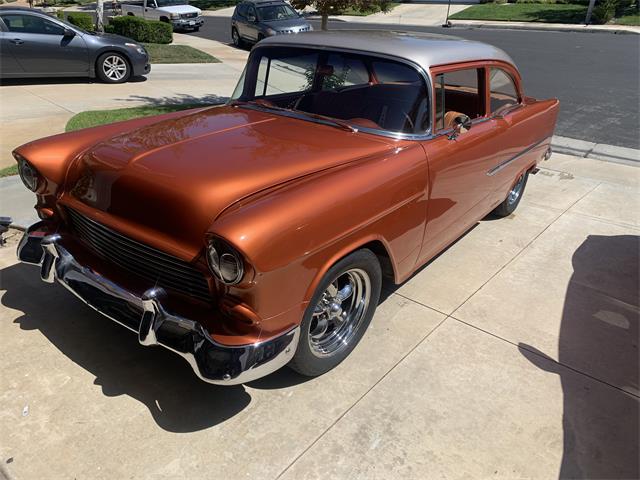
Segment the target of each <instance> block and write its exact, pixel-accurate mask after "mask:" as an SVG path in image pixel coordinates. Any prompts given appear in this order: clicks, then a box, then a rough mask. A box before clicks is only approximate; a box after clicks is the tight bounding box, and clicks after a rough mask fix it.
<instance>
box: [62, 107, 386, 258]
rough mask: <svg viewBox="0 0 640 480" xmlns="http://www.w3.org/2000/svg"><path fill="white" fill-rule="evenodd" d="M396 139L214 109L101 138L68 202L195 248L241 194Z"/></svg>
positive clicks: (73, 182)
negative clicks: (217, 218) (214, 222)
mask: <svg viewBox="0 0 640 480" xmlns="http://www.w3.org/2000/svg"><path fill="white" fill-rule="evenodd" d="M395 146H396V143H395V141H394V140H391V139H385V138H382V137H377V136H375V135H370V134H365V133H353V132H349V131H346V130H342V129H338V128H335V127H332V126H328V125H323V124H318V123H314V122H310V121H305V120H300V119H295V118H289V117H285V116H282V115H277V114H274V113H271V112H264V111H258V110H252V109H248V108H243V107H232V106H223V107H213V108H209V109H205V110H198V111H195V112H194V111H192V112H190V113H186V114H185V115H184V116H183V117H179V118H177V119H170V120H163V121H160V122H158V123H154V124H151V125H148V126H144V127H141V128H138V129H136V130H133V131H130V132H127V133H124V134H120V135H117V136H114V137H111V138H108V139H106V140H103V141H101V142H100V143H98V144H96V145H95V146H93V147H92V148H90V149H89V150H87V151H86V152H85V153H84V154H82V155H81V156H80V157H79V158H78V161H77V162H76V163H75V165H74V167H73V172H70V173H69V176H68V181H67V185H66V188H65V197H66V204H67V205H68V206H72V207H73V206H74V205H75V207H76V208H77V209H80V210H82V211H83V213H85V214H88V215H90V216H92V217H94V219H96V220H99V221H102V222H103V223H107V224H109V225H110V226H112V227H114V228H119V229H123V228H124V229H125V230H126V231H128V232H135V231H141V232H142V231H144V232H146V233H145V234H144V239H145V240H146V239H149V238H154V237H155V234H156V233H157V234H161V236H163V237H165V238H167V237H170V238H171V239H172V240H173V241H175V242H177V243H178V244H179V246H177V247H176V248H175V249H174V250H175V251H181V252H189V253H188V254H186V255H185V256H188V255H191V254H194V253H196V250H199V249H200V248H201V246H202V242H203V236H204V234H205V232H206V231H207V230H208V228H209V227H210V226H211V224H212V222H213V220H214V219H215V218H216V217H217V216H218V215H220V213H221V212H222V211H223V210H225V209H226V208H227V207H229V206H230V205H232V204H234V203H235V202H237V201H238V200H240V199H242V198H245V197H247V196H249V195H252V194H255V193H257V192H260V191H263V190H265V189H268V188H270V187H274V186H276V185H279V184H282V183H284V182H288V181H291V180H293V179H296V178H299V177H303V176H306V175H310V174H313V173H316V172H319V171H322V170H326V169H329V168H333V167H336V166H339V165H341V164H345V163H347V162H351V161H354V160H357V159H360V158H363V157H366V156H369V155H373V154H377V153H381V152H384V151H387V150H391V149H392V148H394V147H395ZM63 203H64V202H63ZM134 236H135V233H134ZM140 240H143V238H140ZM151 243H153V241H151Z"/></svg>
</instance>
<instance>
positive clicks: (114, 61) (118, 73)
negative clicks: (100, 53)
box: [102, 55, 129, 82]
mask: <svg viewBox="0 0 640 480" xmlns="http://www.w3.org/2000/svg"><path fill="white" fill-rule="evenodd" d="M128 68H129V67H128V65H127V62H126V60H125V59H124V58H122V57H121V56H120V55H109V56H108V57H107V58H105V59H104V61H103V62H102V71H103V72H104V75H105V76H106V77H107V78H108V79H109V80H112V81H114V82H119V81H120V80H122V79H123V78H124V77H125V76H126V75H127V69H128Z"/></svg>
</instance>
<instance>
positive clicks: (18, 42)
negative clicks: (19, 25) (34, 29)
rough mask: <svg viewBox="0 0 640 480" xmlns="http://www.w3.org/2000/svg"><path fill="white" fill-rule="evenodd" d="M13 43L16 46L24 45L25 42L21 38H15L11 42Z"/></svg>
mask: <svg viewBox="0 0 640 480" xmlns="http://www.w3.org/2000/svg"><path fill="white" fill-rule="evenodd" d="M9 41H10V42H11V43H15V44H16V45H22V44H23V43H24V40H20V39H19V38H14V39H13V40H9Z"/></svg>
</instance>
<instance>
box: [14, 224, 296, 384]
mask: <svg viewBox="0 0 640 480" xmlns="http://www.w3.org/2000/svg"><path fill="white" fill-rule="evenodd" d="M61 240H62V236H61V235H60V234H57V233H54V234H47V232H46V227H45V225H44V222H38V223H36V224H34V225H32V226H31V227H29V229H27V231H26V232H25V234H24V236H23V237H22V240H21V241H20V243H19V245H18V258H19V259H20V261H22V262H24V263H29V264H32V265H38V266H40V276H41V278H42V280H43V281H45V282H48V283H53V282H54V281H55V280H57V281H58V282H60V283H61V284H62V285H63V286H64V287H66V288H67V289H68V290H70V291H71V292H72V293H73V294H74V295H76V296H77V297H78V298H80V299H81V300H82V301H83V302H84V303H86V304H87V305H89V306H90V307H91V308H93V309H94V310H96V311H97V312H99V313H101V314H103V315H104V316H106V317H108V318H110V319H111V320H113V321H115V322H117V323H119V324H121V325H123V326H125V327H127V328H128V329H130V330H133V331H134V332H136V333H137V334H138V341H139V342H140V344H141V345H144V346H153V345H161V346H163V347H165V348H167V349H169V350H171V351H172V352H174V353H177V354H178V355H180V356H181V357H183V358H184V359H185V360H186V361H187V362H189V364H190V365H191V367H192V368H193V371H194V372H195V373H196V375H197V376H198V377H200V378H201V379H202V380H204V381H205V382H208V383H214V384H219V385H237V384H241V383H245V382H250V381H252V380H255V379H257V378H260V377H264V376H265V375H268V374H270V373H272V372H274V371H276V370H277V369H279V368H281V367H283V366H284V365H286V364H287V363H288V362H289V360H291V358H292V357H293V354H294V353H295V351H296V347H297V345H298V339H299V334H300V328H299V327H296V328H294V329H292V330H290V331H289V332H287V333H285V334H283V335H281V336H279V337H276V338H273V339H270V340H265V341H263V342H258V343H254V344H250V345H241V346H230V345H222V344H219V343H217V342H216V341H215V340H213V339H212V338H211V336H210V335H209V334H208V332H207V331H206V330H205V329H204V328H203V327H202V325H200V323H198V322H196V321H193V320H189V319H187V318H184V317H181V316H179V315H174V314H171V313H169V312H167V310H166V309H165V308H164V307H163V305H162V300H163V298H164V297H165V296H166V293H165V291H164V290H163V289H162V288H150V289H148V290H147V291H145V292H144V294H143V295H142V296H138V295H136V294H135V293H133V292H130V291H128V290H126V289H125V288H123V287H121V286H119V285H117V284H116V283H114V282H112V281H110V280H109V279H107V278H105V277H104V276H102V275H100V274H99V273H96V272H94V271H93V270H92V269H91V268H89V267H86V266H83V265H80V264H79V263H78V262H77V261H76V259H75V258H74V257H73V255H72V254H71V253H69V251H67V250H66V249H65V248H64V247H63V246H62V245H61Z"/></svg>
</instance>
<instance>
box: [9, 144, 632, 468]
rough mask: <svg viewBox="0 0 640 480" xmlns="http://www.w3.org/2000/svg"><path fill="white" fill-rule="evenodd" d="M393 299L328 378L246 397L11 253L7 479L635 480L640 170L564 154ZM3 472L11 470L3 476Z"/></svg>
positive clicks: (286, 380)
mask: <svg viewBox="0 0 640 480" xmlns="http://www.w3.org/2000/svg"><path fill="white" fill-rule="evenodd" d="M545 167H546V168H545V169H543V170H542V171H541V172H540V173H539V174H538V175H537V176H535V177H531V179H530V182H529V184H528V186H527V191H526V193H525V197H524V200H523V202H522V204H521V206H520V207H519V208H518V210H517V211H516V213H515V214H514V215H512V216H510V217H508V218H506V219H503V220H489V219H487V220H483V221H482V222H480V223H479V224H478V225H477V226H476V227H475V228H474V229H472V230H471V231H470V232H469V233H468V234H467V235H465V236H464V237H463V238H462V239H460V240H459V241H458V242H457V243H456V244H454V245H453V246H452V247H451V248H449V249H448V250H447V251H446V252H445V253H443V254H442V255H441V256H440V257H438V258H437V259H436V260H434V261H433V262H432V263H431V264H430V265H429V266H427V267H426V268H424V269H422V270H421V271H420V272H419V273H418V274H417V275H415V276H414V277H413V278H412V279H411V280H409V281H408V282H406V283H405V284H404V285H402V286H400V287H399V288H389V289H388V291H387V294H386V295H385V297H386V298H385V299H384V300H383V301H382V303H381V305H380V307H379V310H378V313H377V314H376V316H375V318H374V320H373V322H372V325H371V327H370V330H369V332H368V333H367V335H366V336H365V338H364V339H363V341H362V343H361V344H360V345H359V346H358V348H357V349H356V350H355V351H354V352H353V354H352V355H351V356H350V358H349V359H348V360H347V361H345V362H344V363H343V364H342V365H340V366H339V367H338V368H337V369H335V370H334V371H332V372H330V373H329V374H327V375H324V376H322V377H320V378H316V379H311V380H309V379H306V378H302V377H300V376H297V375H296V374H294V373H293V372H291V371H289V370H287V369H283V370H282V371H280V372H277V373H275V374H273V375H271V376H270V377H267V378H265V379H262V380H259V381H255V382H252V383H250V384H247V385H244V386H237V387H216V386H211V385H207V384H205V383H202V382H200V381H199V380H197V379H196V378H195V376H194V375H193V374H192V372H191V370H190V368H189V367H188V366H187V364H186V363H184V362H183V361H182V360H181V359H179V358H177V357H175V356H173V355H171V354H170V353H169V352H167V351H165V350H163V349H150V348H143V347H141V346H140V345H139V344H138V342H137V339H136V337H135V336H134V335H132V334H130V333H129V332H128V331H126V330H125V329H123V328H122V327H119V326H118V325H116V324H114V323H112V322H111V321H109V320H107V319H105V318H103V317H101V316H100V315H98V314H96V313H95V312H93V311H92V310H90V309H89V308H88V307H86V306H84V305H83V304H81V303H80V302H79V301H78V300H77V299H75V298H74V297H73V296H72V295H71V294H69V293H68V292H66V291H65V290H64V289H63V288H62V287H60V286H59V285H45V284H43V283H41V282H40V281H39V279H38V272H37V269H36V268H34V267H29V266H24V265H17V264H16V262H15V254H14V247H15V238H14V239H13V243H14V245H12V246H11V247H7V248H0V282H1V286H0V290H1V292H2V293H1V295H2V297H1V299H0V302H1V306H0V339H2V340H1V342H2V345H1V348H0V352H1V353H0V363H1V364H2V375H1V378H0V472H3V474H4V475H5V476H6V477H8V478H15V479H58V478H78V479H83V478H92V479H93V478H96V479H101V478H104V479H114V478H132V479H136V478H150V477H153V478H190V479H196V478H223V479H226V478H234V479H236V478H238V479H239V478H256V479H272V478H287V479H298V478H305V479H308V478H361V479H375V478H379V479H385V480H386V479H391V478H402V479H406V478H412V479H423V478H442V477H448V478H470V477H474V478H488V477H491V478H505V479H513V478H557V477H573V478H576V477H581V478H585V477H587V478H637V477H638V475H639V470H638V457H637V453H638V449H639V441H638V423H639V422H638V421H639V417H638V411H639V386H638V376H639V370H638V336H639V335H638V324H639V322H638V320H639V307H638V304H639V302H638V265H639V260H638V252H639V246H640V244H639V239H640V205H639V198H638V196H637V191H638V187H639V186H640V175H639V173H640V169H638V168H634V167H631V166H625V165H616V164H611V163H604V162H600V161H597V160H590V159H579V158H575V157H568V156H562V155H554V157H553V158H552V159H551V160H550V161H549V162H547V163H546V164H545ZM0 476H1V475H0Z"/></svg>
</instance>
